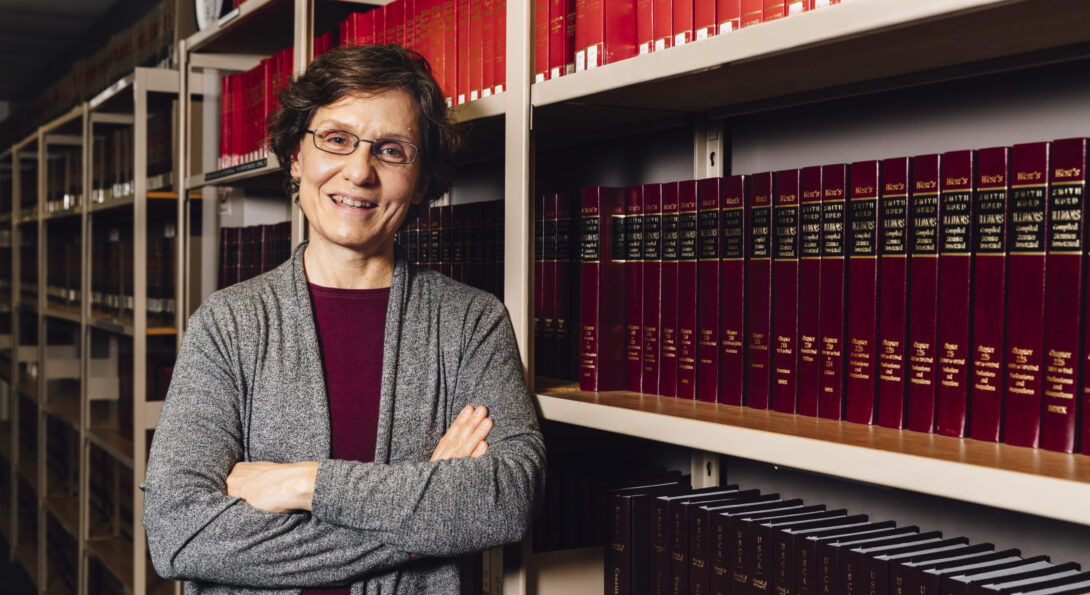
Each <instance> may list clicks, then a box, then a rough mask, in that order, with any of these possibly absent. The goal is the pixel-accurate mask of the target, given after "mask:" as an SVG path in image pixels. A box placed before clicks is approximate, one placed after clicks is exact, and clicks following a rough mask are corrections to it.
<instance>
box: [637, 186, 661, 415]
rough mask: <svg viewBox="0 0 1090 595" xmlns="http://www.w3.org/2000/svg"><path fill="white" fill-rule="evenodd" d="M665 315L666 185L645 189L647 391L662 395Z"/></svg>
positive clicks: (644, 314)
mask: <svg viewBox="0 0 1090 595" xmlns="http://www.w3.org/2000/svg"><path fill="white" fill-rule="evenodd" d="M661 314H662V186H660V185H659V184H647V185H645V186H644V187H643V381H642V382H643V390H644V392H646V393H648V394H653V395H654V394H659V330H660V329H659V318H660V316H661Z"/></svg>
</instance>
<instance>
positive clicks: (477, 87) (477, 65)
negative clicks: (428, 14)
mask: <svg viewBox="0 0 1090 595" xmlns="http://www.w3.org/2000/svg"><path fill="white" fill-rule="evenodd" d="M390 6H393V5H392V4H391V5H387V10H389V7H390ZM486 8H487V5H486V0H469V47H468V48H467V49H468V54H469V56H468V57H469V72H468V73H467V74H468V77H467V80H466V81H465V82H466V91H465V92H466V94H467V101H476V100H478V99H480V98H481V87H482V86H483V85H484V59H485V58H484V24H485V17H486V13H485V9H486ZM386 43H391V41H390V40H389V39H387V40H386Z"/></svg>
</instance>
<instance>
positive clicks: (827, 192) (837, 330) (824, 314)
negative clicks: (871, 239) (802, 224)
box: [818, 164, 851, 419]
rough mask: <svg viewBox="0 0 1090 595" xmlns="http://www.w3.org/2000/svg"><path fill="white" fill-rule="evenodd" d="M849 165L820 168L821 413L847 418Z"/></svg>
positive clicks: (821, 415) (820, 414) (819, 401)
mask: <svg viewBox="0 0 1090 595" xmlns="http://www.w3.org/2000/svg"><path fill="white" fill-rule="evenodd" d="M847 197H848V166H847V165H845V164H837V165H826V166H825V167H823V168H821V225H822V227H821V315H820V320H821V334H820V350H821V351H820V354H819V355H820V360H819V366H820V368H821V382H820V385H819V387H820V390H821V392H820V394H819V396H818V416H819V417H824V418H828V419H842V418H843V417H844V362H845V361H846V358H845V357H844V349H845V336H846V334H845V333H846V332H847V312H848V310H847V308H846V307H845V299H847V295H848V294H847V281H848V260H847V255H848V252H847V246H848V237H849V236H848V230H849V229H850V228H851V225H850V221H849V218H848V215H849V213H850V212H851V211H850V209H848V208H847V200H846V199H847Z"/></svg>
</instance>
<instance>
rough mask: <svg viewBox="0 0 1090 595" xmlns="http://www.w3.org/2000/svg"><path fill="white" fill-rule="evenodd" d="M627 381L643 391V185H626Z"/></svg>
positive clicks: (630, 385)
mask: <svg viewBox="0 0 1090 595" xmlns="http://www.w3.org/2000/svg"><path fill="white" fill-rule="evenodd" d="M624 234H625V265H624V266H625V283H626V290H625V296H626V299H625V308H626V310H627V316H626V319H627V320H626V322H627V324H626V325H625V347H626V351H625V360H626V362H627V367H626V369H625V379H626V380H625V381H626V386H627V388H628V390H630V391H633V392H637V393H638V392H643V309H644V308H643V241H644V238H643V234H644V231H643V186H629V187H628V188H626V189H625V219H624Z"/></svg>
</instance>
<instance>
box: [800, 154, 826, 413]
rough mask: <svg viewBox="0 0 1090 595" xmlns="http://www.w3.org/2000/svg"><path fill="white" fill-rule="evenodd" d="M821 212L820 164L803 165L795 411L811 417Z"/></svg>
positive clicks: (815, 390)
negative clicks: (804, 166)
mask: <svg viewBox="0 0 1090 595" xmlns="http://www.w3.org/2000/svg"><path fill="white" fill-rule="evenodd" d="M821 216H822V212H821V167H820V166H813V167H806V168H803V169H801V170H799V221H798V254H799V258H798V271H799V272H798V296H799V299H798V309H797V312H798V313H797V319H798V333H797V337H798V338H797V341H796V349H797V351H798V356H797V359H796V361H797V367H796V385H797V389H796V398H795V411H797V412H798V413H801V414H803V415H809V416H811V417H815V416H817V413H818V395H819V394H820V392H821V365H820V362H819V356H820V353H819V350H820V342H819V338H820V335H821V319H820V314H821V229H822V223H821ZM807 296H810V297H807Z"/></svg>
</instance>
